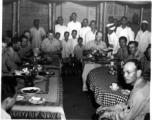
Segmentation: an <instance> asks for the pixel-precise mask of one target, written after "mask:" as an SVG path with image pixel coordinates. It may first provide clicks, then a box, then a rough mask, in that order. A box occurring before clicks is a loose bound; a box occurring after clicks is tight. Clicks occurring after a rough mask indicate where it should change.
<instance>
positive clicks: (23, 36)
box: [20, 35, 28, 41]
mask: <svg viewBox="0 0 152 120" xmlns="http://www.w3.org/2000/svg"><path fill="white" fill-rule="evenodd" d="M20 38H21V41H22V39H23V38H25V39H28V37H26V36H25V35H22V36H21V37H20Z"/></svg>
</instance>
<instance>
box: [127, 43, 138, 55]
mask: <svg viewBox="0 0 152 120" xmlns="http://www.w3.org/2000/svg"><path fill="white" fill-rule="evenodd" d="M128 49H129V52H130V54H135V53H136V51H137V49H138V42H137V41H130V42H129V43H128Z"/></svg>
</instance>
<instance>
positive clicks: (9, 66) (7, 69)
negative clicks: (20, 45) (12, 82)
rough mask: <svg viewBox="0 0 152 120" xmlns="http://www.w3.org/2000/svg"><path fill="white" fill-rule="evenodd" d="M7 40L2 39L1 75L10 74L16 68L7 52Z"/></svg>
mask: <svg viewBox="0 0 152 120" xmlns="http://www.w3.org/2000/svg"><path fill="white" fill-rule="evenodd" d="M7 50H8V48H7V40H6V39H4V38H3V40H2V75H4V74H7V75H8V74H10V73H12V72H14V70H15V69H17V65H16V64H15V63H14V62H13V60H12V59H11V58H10V56H9V54H8V52H7Z"/></svg>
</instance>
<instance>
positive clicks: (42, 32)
mask: <svg viewBox="0 0 152 120" xmlns="http://www.w3.org/2000/svg"><path fill="white" fill-rule="evenodd" d="M45 34H46V33H45V30H44V28H42V30H41V35H42V36H44V35H45Z"/></svg>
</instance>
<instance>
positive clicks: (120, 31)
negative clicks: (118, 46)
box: [116, 16, 134, 43]
mask: <svg viewBox="0 0 152 120" xmlns="http://www.w3.org/2000/svg"><path fill="white" fill-rule="evenodd" d="M121 24H122V25H121V26H119V27H117V30H116V34H117V35H118V38H120V37H121V36H125V37H126V38H127V40H128V41H127V43H128V42H129V41H134V34H133V31H132V30H131V28H130V27H127V17H125V16H123V17H122V18H121Z"/></svg>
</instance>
